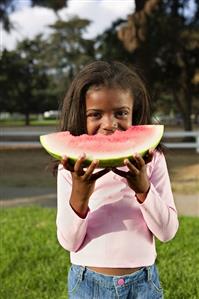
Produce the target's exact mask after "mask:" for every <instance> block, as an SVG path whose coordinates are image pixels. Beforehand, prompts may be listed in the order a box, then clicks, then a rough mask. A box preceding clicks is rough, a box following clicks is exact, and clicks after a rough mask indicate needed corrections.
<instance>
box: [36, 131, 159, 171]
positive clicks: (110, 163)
mask: <svg viewBox="0 0 199 299" xmlns="http://www.w3.org/2000/svg"><path fill="white" fill-rule="evenodd" d="M163 131H164V126H162V132H160V136H159V139H157V141H156V143H155V144H152V145H150V149H155V148H156V147H157V146H158V144H159V143H160V140H161V138H162V136H163ZM40 142H41V144H42V146H43V147H44V148H45V149H46V151H47V152H48V153H49V154H50V155H51V156H52V157H53V158H55V159H57V160H60V161H61V160H62V159H63V156H61V155H60V154H56V153H53V152H52V151H51V150H49V148H48V145H47V144H46V143H45V135H42V136H40ZM148 150H149V147H147V148H144V149H143V150H141V151H139V152H138V153H139V154H140V155H141V156H142V157H144V155H145V154H146V153H147V152H148ZM133 154H134V153H133V150H132V155H129V156H122V157H118V158H114V159H112V158H111V159H110V158H109V159H100V160H99V164H98V168H107V167H121V166H124V160H125V159H129V160H131V159H132V158H133ZM77 159H78V158H77V157H72V156H70V157H68V162H69V164H71V165H74V164H75V162H76V161H77ZM91 162H92V160H90V159H85V161H84V162H83V167H88V166H89V165H90V164H91Z"/></svg>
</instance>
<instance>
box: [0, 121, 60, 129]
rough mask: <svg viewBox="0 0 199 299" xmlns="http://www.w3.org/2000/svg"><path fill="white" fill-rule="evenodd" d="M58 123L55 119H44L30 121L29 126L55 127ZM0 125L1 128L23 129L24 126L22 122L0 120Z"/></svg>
mask: <svg viewBox="0 0 199 299" xmlns="http://www.w3.org/2000/svg"><path fill="white" fill-rule="evenodd" d="M57 123H58V121H57V120H56V119H44V120H37V119H31V120H30V125H29V126H52V125H53V126H54V125H57ZM0 125H1V126H2V127H23V126H24V125H25V121H24V120H21V119H19V120H12V119H8V120H0Z"/></svg>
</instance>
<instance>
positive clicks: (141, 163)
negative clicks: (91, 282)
mask: <svg viewBox="0 0 199 299" xmlns="http://www.w3.org/2000/svg"><path fill="white" fill-rule="evenodd" d="M133 158H134V160H135V162H136V167H137V169H139V170H140V169H141V168H142V167H143V166H144V165H145V161H144V159H143V158H142V157H141V156H140V155H139V154H137V153H136V154H135V155H134V156H133Z"/></svg>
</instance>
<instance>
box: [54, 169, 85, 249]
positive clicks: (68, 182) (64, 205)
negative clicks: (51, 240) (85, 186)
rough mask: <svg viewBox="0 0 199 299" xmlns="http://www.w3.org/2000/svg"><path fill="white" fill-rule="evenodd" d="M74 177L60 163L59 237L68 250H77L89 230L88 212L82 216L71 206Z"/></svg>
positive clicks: (58, 184) (58, 192) (61, 243)
mask: <svg viewBox="0 0 199 299" xmlns="http://www.w3.org/2000/svg"><path fill="white" fill-rule="evenodd" d="M71 189H72V179H71V174H70V172H69V171H67V170H65V169H64V168H63V166H62V165H59V168H58V174H57V218H56V225H57V238H58V241H59V243H60V245H61V246H62V247H63V248H64V249H66V250H68V251H74V252H75V251H77V250H78V248H79V247H80V246H81V244H82V242H83V241H84V238H85V236H86V231H87V223H88V214H89V213H88V214H87V217H86V218H85V219H82V218H80V217H79V216H78V215H77V214H76V213H75V212H74V210H73V209H72V207H71V206H70V203H69V200H70V195H71Z"/></svg>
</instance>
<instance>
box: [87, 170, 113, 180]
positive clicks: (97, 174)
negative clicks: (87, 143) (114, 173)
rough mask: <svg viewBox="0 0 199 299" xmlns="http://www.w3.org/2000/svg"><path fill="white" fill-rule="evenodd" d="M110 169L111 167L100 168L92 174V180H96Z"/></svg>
mask: <svg viewBox="0 0 199 299" xmlns="http://www.w3.org/2000/svg"><path fill="white" fill-rule="evenodd" d="M109 171H110V168H105V169H103V170H100V171H98V172H96V173H94V174H92V177H91V180H94V181H96V180H97V179H99V178H100V177H102V176H103V175H105V174H106V173H108V172H109Z"/></svg>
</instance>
